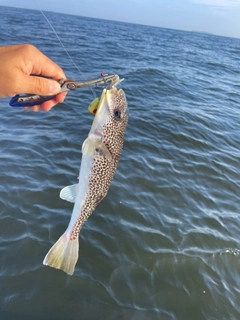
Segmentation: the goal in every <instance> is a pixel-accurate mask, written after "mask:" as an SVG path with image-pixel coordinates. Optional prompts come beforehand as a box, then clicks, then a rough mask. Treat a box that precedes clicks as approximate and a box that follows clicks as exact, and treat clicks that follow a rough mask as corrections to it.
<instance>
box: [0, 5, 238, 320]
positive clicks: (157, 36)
mask: <svg viewBox="0 0 240 320" xmlns="http://www.w3.org/2000/svg"><path fill="white" fill-rule="evenodd" d="M0 14H1V20H0V44H1V46H3V45H10V44H19V43H32V44H33V45H35V46H37V47H38V48H39V49H40V50H41V51H42V52H44V53H45V54H46V55H48V56H49V57H50V58H51V59H52V60H54V61H55V62H56V63H58V64H59V65H60V66H61V67H62V68H63V69H64V71H65V73H66V75H67V77H68V78H73V79H75V80H84V79H85V78H93V77H98V76H99V74H100V72H105V73H108V74H111V73H117V74H119V76H120V77H124V78H125V80H124V82H123V83H122V88H123V89H124V91H125V93H126V96H127V99H128V102H129V113H130V118H129V123H128V127H127V131H126V135H125V143H124V149H123V153H122V156H121V159H120V162H119V167H118V170H117V173H116V175H115V177H114V179H113V181H112V184H111V187H110V189H109V192H108V195H107V197H106V198H105V199H104V200H103V201H102V202H101V203H100V204H99V205H98V206H97V208H96V210H95V211H94V213H93V214H92V216H91V217H90V218H89V220H88V221H87V223H86V224H85V226H84V227H83V229H82V230H81V233H80V258H79V260H78V262H77V265H76V269H75V273H74V275H73V276H68V275H66V274H65V273H64V272H62V271H59V270H55V269H53V268H50V267H46V266H44V265H43V264H42V261H43V259H44V256H45V254H46V253H47V252H48V250H49V249H50V247H51V246H52V245H53V243H54V242H55V241H56V240H57V239H58V238H59V236H60V235H61V234H62V233H63V232H64V231H65V229H66V227H67V225H68V222H69V220H70V216H71V212H72V207H73V206H72V204H71V203H67V202H65V201H63V200H61V199H60V198H59V192H60V190H61V189H62V188H63V187H64V186H66V185H69V184H73V183H76V182H77V177H78V173H79V166H80V162H81V145H82V143H83V141H84V140H85V139H86V137H87V135H88V132H89V130H90V127H91V123H92V121H93V117H92V115H90V114H89V113H88V112H87V106H88V105H89V103H90V102H91V101H92V100H93V98H94V97H93V94H92V91H91V90H90V89H89V88H87V89H83V90H77V91H75V92H72V93H69V94H68V96H67V98H66V100H65V102H64V103H63V104H60V105H58V106H56V107H55V108H54V109H52V110H51V111H50V112H48V113H44V112H40V113H37V114H36V113H33V112H25V111H23V110H22V109H21V108H11V107H10V106H9V105H8V102H9V99H1V100H0V319H1V320H32V319H34V320H66V319H67V320H80V319H81V320H95V319H96V320H101V319H104V320H115V319H117V320H118V319H119V320H157V319H160V320H174V319H176V320H192V319H194V320H200V319H207V320H219V319H221V320H233V319H240V183H239V180H240V142H239V140H240V40H239V39H233V38H225V37H219V36H214V35H210V34H201V33H197V32H183V31H177V30H170V29H162V28H155V27H149V26H142V25H134V24H127V23H120V22H113V21H106V20H98V19H91V18H86V17H81V16H74V15H65V14H57V13H51V12H45V14H46V16H47V18H48V19H49V21H50V22H51V24H52V25H53V26H54V28H55V30H56V32H57V34H58V36H59V37H60V39H61V40H62V42H63V44H64V46H65V47H66V48H67V50H68V52H69V54H70V55H71V57H72V59H73V60H74V62H75V64H76V65H77V66H78V67H79V68H80V70H81V72H82V74H81V73H80V72H79V71H78V70H77V68H76V67H75V66H74V64H73V62H72V61H71V60H70V59H69V57H68V56H67V54H66V52H65V51H64V50H63V48H62V47H61V45H60V43H59V42H58V40H57V38H56V35H55V34H54V33H53V31H52V30H51V28H50V27H49V25H48V23H47V22H46V20H45V19H44V17H43V15H42V14H41V12H40V11H38V10H35V11H34V10H25V9H15V8H8V7H0ZM101 90H102V88H101V87H100V88H97V89H94V91H95V92H96V94H97V95H101Z"/></svg>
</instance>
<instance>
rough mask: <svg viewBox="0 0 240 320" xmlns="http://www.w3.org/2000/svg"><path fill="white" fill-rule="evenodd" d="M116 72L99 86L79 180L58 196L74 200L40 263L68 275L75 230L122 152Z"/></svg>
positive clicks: (122, 111) (123, 115) (123, 114)
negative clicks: (62, 228)
mask: <svg viewBox="0 0 240 320" xmlns="http://www.w3.org/2000/svg"><path fill="white" fill-rule="evenodd" d="M120 82H121V80H120V79H119V77H118V76H116V78H115V79H114V80H113V81H112V82H111V84H110V85H109V86H108V87H107V88H105V89H103V92H102V95H101V99H100V102H99V105H98V109H97V112H96V115H95V117H94V120H93V123H92V127H91V130H90V132H89V134H88V137H87V139H86V140H85V141H84V143H83V145H82V161H81V166H80V174H79V182H78V183H77V184H74V185H71V186H67V187H65V188H63V189H62V190H61V192H60V197H61V198H62V199H64V200H67V201H70V202H73V203H74V207H73V212H72V216H71V219H70V222H69V225H68V228H67V229H66V231H65V232H64V234H63V235H62V236H61V237H60V238H59V239H58V241H57V242H56V243H55V244H54V245H53V246H52V248H51V249H50V250H49V252H48V253H47V255H46V257H45V259H44V261H43V264H44V265H48V266H50V267H53V268H56V269H61V270H63V271H64V272H66V273H68V274H70V275H72V274H73V273H74V269H75V265H76V263H77V260H78V251H79V233H80V230H81V228H82V227H83V225H84V223H85V222H86V221H87V220H88V218H89V217H90V215H91V214H92V212H93V210H94V209H95V208H96V206H97V205H98V203H99V202H100V201H102V199H103V198H104V197H105V196H106V195H107V192H108V189H109V186H110V183H111V181H112V179H113V176H114V174H115V172H116V169H117V166H118V162H119V158H120V155H121V152H122V147H123V140H124V134H125V131H126V126H127V122H128V103H127V99H126V96H125V93H124V91H123V90H122V89H119V90H118V89H117V88H116V86H117V85H118V84H119V83H120Z"/></svg>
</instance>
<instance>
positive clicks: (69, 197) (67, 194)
mask: <svg viewBox="0 0 240 320" xmlns="http://www.w3.org/2000/svg"><path fill="white" fill-rule="evenodd" d="M77 186H78V184H73V185H71V186H67V187H65V188H63V189H62V190H61V191H60V198H61V199H63V200H66V201H69V202H72V203H74V202H75V198H76V194H77Z"/></svg>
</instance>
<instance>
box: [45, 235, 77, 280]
mask: <svg viewBox="0 0 240 320" xmlns="http://www.w3.org/2000/svg"><path fill="white" fill-rule="evenodd" d="M78 246H79V245H78V238H76V239H75V240H72V239H71V238H70V235H69V233H67V232H65V233H64V234H63V235H62V236H61V237H60V238H59V239H58V241H57V242H56V243H55V244H54V245H53V246H52V248H51V249H50V250H49V251H48V253H47V255H46V256H45V258H44V260H43V264H45V265H46V266H50V267H53V268H56V269H60V270H62V271H64V272H66V273H68V274H70V275H72V274H73V272H74V268H75V265H76V263H77V259H78Z"/></svg>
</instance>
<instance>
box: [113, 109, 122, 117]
mask: <svg viewBox="0 0 240 320" xmlns="http://www.w3.org/2000/svg"><path fill="white" fill-rule="evenodd" d="M114 117H115V118H118V119H120V117H121V112H120V111H119V110H114Z"/></svg>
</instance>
